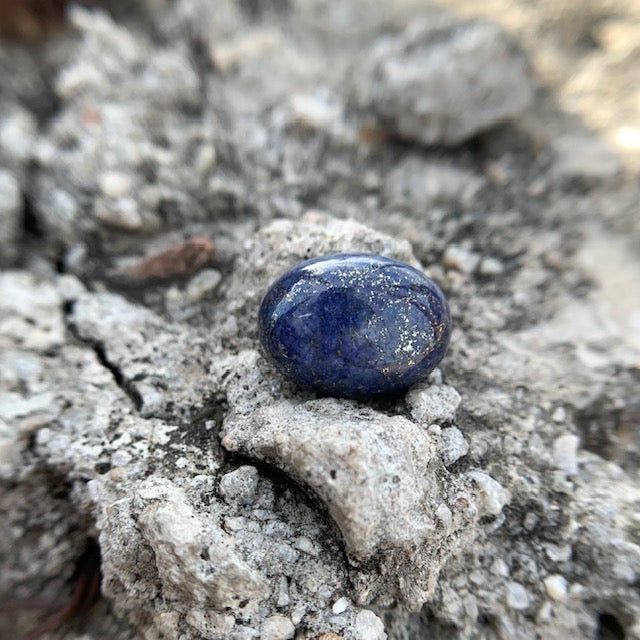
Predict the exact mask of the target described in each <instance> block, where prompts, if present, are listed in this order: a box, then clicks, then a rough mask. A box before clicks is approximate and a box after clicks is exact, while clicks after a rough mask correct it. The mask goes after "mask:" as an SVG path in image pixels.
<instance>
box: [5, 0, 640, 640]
mask: <svg viewBox="0 0 640 640" xmlns="http://www.w3.org/2000/svg"><path fill="white" fill-rule="evenodd" d="M492 2H493V4H492V6H494V5H496V3H498V4H499V0H492ZM463 5H464V7H466V4H465V3H464V2H463V3H462V4H461V7H462V6H463ZM496 6H497V5H496ZM527 6H529V3H527ZM518 7H520V5H516V4H514V5H513V7H512V8H511V10H510V11H509V10H505V12H504V14H501V13H500V12H499V11H496V12H495V15H494V16H493V17H494V18H501V19H503V20H504V22H506V23H507V24H508V25H509V28H510V30H511V31H512V33H511V35H507V32H506V31H505V30H503V29H502V28H501V27H498V26H497V25H496V24H495V23H491V22H488V21H486V17H487V16H484V17H483V19H482V20H477V19H475V18H469V17H468V16H467V17H465V18H456V17H452V15H450V14H448V13H446V12H445V11H444V10H443V9H442V8H437V7H435V6H431V5H429V6H427V5H425V4H424V3H417V2H409V1H404V0H403V1H402V2H399V3H383V2H373V3H370V2H365V1H364V0H350V1H349V2H344V3H336V4H331V3H319V2H316V1H310V2H306V3H289V2H284V1H280V0H270V1H269V0H264V1H254V2H242V3H234V2H230V1H229V2H227V1H224V0H221V1H220V2H216V3H211V2H209V0H178V1H177V2H165V1H164V0H147V1H146V2H144V3H139V5H137V6H133V5H132V6H131V7H130V8H127V6H126V5H125V4H119V3H113V6H112V7H111V10H112V13H109V7H107V8H103V9H94V10H87V9H79V8H76V9H73V10H71V11H70V13H69V21H70V26H69V29H68V30H67V31H63V32H60V33H59V34H58V35H57V36H55V37H52V38H50V39H48V40H45V41H42V42H40V43H38V44H31V45H28V46H27V45H25V44H20V43H13V42H2V43H0V78H1V79H2V91H1V92H0V246H1V247H2V253H1V255H0V260H1V265H2V271H0V638H2V639H4V638H15V637H20V635H21V634H22V635H24V634H25V633H26V631H27V630H29V629H32V628H34V627H35V626H36V624H37V622H38V612H39V611H44V610H50V609H51V608H52V606H60V607H62V606H63V605H64V603H65V601H66V600H67V599H68V598H70V597H71V593H72V591H73V588H74V587H73V585H74V584H77V583H78V571H80V572H81V569H82V566H83V565H82V563H81V562H80V563H79V561H80V559H81V557H83V551H84V549H85V548H86V547H87V543H88V541H91V542H92V543H95V542H97V544H98V546H99V550H100V555H101V567H102V577H101V593H102V599H101V601H100V602H99V603H98V604H97V606H95V607H94V608H93V609H92V610H91V611H90V612H84V611H81V612H79V614H78V615H77V616H76V617H75V618H74V619H73V620H72V621H71V622H70V623H69V624H68V625H66V626H65V627H64V628H63V630H62V631H61V636H60V637H62V638H65V640H80V639H81V638H82V640H93V639H96V640H97V639H98V638H109V639H113V640H138V639H143V638H144V639H145V640H156V639H157V640H160V639H167V640H171V639H175V640H178V639H180V640H202V639H207V640H218V639H219V640H225V639H230V640H245V639H246V640H249V639H252V638H262V639H264V640H287V639H290V638H295V639H296V640H303V639H307V638H308V639H318V640H339V639H341V640H384V639H385V638H388V639H389V640H409V639H417V638H423V637H429V638H434V639H443V640H444V639H447V640H480V639H486V640H490V639H494V638H495V639H507V638H508V639H509V640H519V639H522V640H528V639H534V638H560V637H567V638H589V639H592V640H603V639H605V638H607V639H613V640H622V639H623V638H626V639H628V640H629V639H631V640H633V639H634V638H635V639H640V595H639V593H638V583H639V581H640V517H639V516H638V513H639V512H640V488H639V487H640V482H639V480H640V475H639V472H638V468H639V463H640V437H639V435H638V434H639V433H640V404H639V403H638V393H637V391H638V384H639V383H640V339H639V338H638V336H639V335H640V332H639V329H640V320H639V319H640V306H639V305H640V302H639V301H640V254H639V253H638V243H639V241H640V217H638V215H637V213H638V211H637V206H638V205H637V203H638V202H639V201H640V187H639V185H640V181H639V180H638V174H637V172H636V171H637V166H638V165H637V164H636V161H635V159H634V157H633V154H632V148H631V147H630V146H629V141H630V140H631V141H633V135H632V133H633V131H632V130H633V126H632V125H631V124H629V122H628V120H627V119H625V118H626V116H625V118H623V117H622V116H621V115H620V113H619V112H617V111H615V109H613V107H612V111H611V113H612V114H613V115H612V116H611V118H613V117H614V116H615V115H616V114H618V116H619V117H618V120H616V122H617V123H618V124H619V128H623V130H624V131H625V132H626V133H625V136H626V137H624V141H626V142H625V144H626V145H627V146H626V147H625V150H624V152H620V153H618V151H617V150H616V148H615V147H612V146H611V140H612V139H613V138H615V136H613V138H612V136H610V135H609V134H608V133H606V132H607V131H613V129H611V130H610V129H608V128H607V127H608V126H609V125H608V124H606V126H605V125H604V124H603V127H604V129H603V130H604V131H605V133H603V135H602V136H600V135H598V134H596V133H594V132H592V131H589V130H588V128H587V127H585V126H584V125H583V124H582V123H581V122H580V121H579V120H577V119H576V118H575V117H573V116H571V114H568V113H567V112H566V108H567V100H566V93H563V91H564V90H565V89H566V87H567V85H566V84H562V82H563V80H562V77H563V76H562V73H559V75H558V76H553V77H550V76H548V75H545V72H544V70H545V69H546V68H548V67H547V66H545V60H546V58H545V56H547V55H549V51H552V52H553V51H556V49H553V48H552V49H547V48H541V49H540V51H539V50H538V49H536V47H535V38H533V39H532V37H531V33H530V32H526V30H525V31H523V27H522V28H521V26H518V25H522V24H524V23H523V22H522V21H524V20H525V18H526V17H527V16H528V15H529V14H527V12H526V10H525V9H524V8H523V7H524V5H523V7H520V9H521V11H520V9H518V10H516V9H517V8H518ZM545 7H546V9H545ZM624 7H625V8H624V10H623V9H622V8H621V9H620V13H619V14H616V15H617V17H616V20H617V22H615V21H614V22H615V25H618V26H617V27H616V28H618V31H616V30H615V29H614V27H615V25H614V27H610V30H609V31H606V29H605V27H604V26H602V24H601V25H600V27H599V28H598V29H600V30H595V27H594V28H593V29H592V30H591V31H590V33H591V32H592V31H593V33H596V32H597V33H598V34H599V33H601V30H604V31H603V32H604V33H605V34H609V35H608V36H606V37H605V36H604V35H603V36H602V42H603V43H605V44H603V45H602V47H601V48H600V49H598V51H594V52H593V53H592V56H593V57H592V59H591V62H590V64H591V65H592V67H591V68H592V70H593V69H595V70H596V71H593V73H594V77H597V78H604V77H605V76H606V74H604V73H603V72H602V73H601V71H602V69H608V70H610V71H611V74H612V75H611V86H612V87H613V88H614V89H615V87H620V86H623V84H624V83H622V81H621V78H623V77H627V75H626V74H627V73H628V69H627V64H630V63H628V59H631V58H633V56H637V54H636V53H634V51H635V49H633V48H629V47H627V48H624V47H623V46H622V45H621V44H620V38H621V37H622V36H620V35H619V33H620V31H619V29H620V28H622V27H620V21H622V23H623V24H626V23H625V22H624V18H625V16H628V25H627V26H628V28H629V29H631V30H633V25H634V24H635V23H634V22H633V19H632V18H633V12H632V10H631V9H629V11H628V14H627V13H625V11H627V8H626V4H625V5H624ZM540 10H541V11H543V10H547V11H548V14H545V15H548V16H551V17H553V15H554V14H553V12H552V10H551V9H549V7H547V5H546V4H545V3H542V5H541V9H540ZM603 11H604V10H603ZM470 13H472V12H468V14H470ZM475 13H476V14H477V13H478V11H476V12H475ZM636 13H637V12H636ZM602 15H603V16H604V15H605V13H603V14H602ZM523 16H524V17H523ZM527 19H528V18H527ZM549 19H551V18H549ZM602 19H603V20H604V18H602ZM518 20H520V21H521V22H518ZM543 23H544V20H543V18H539V19H538V22H535V21H534V22H532V23H531V24H533V25H534V26H535V28H542V27H540V25H542V24H543ZM554 24H555V23H554ZM605 26H606V25H605ZM611 29H614V30H613V35H611ZM623 33H627V32H626V31H624V28H623ZM514 34H515V35H514ZM616 34H618V35H616ZM607 38H609V39H607ZM616 38H617V39H616ZM571 42H574V41H573V40H572V41H571ZM575 42H578V44H575V43H574V44H570V45H567V46H568V47H569V49H571V47H573V46H576V47H579V46H582V45H581V44H579V43H580V42H582V41H580V40H577V41H575ZM610 42H613V43H614V44H612V45H607V44H606V43H610ZM616 43H617V44H616ZM605 45H606V46H605ZM543 49H544V50H543ZM557 59H558V60H559V64H562V63H563V60H564V58H562V56H560V55H558V58H557ZM569 59H570V60H572V58H570V57H569ZM633 59H635V58H633ZM598 65H600V66H598ZM563 68H564V67H563ZM585 69H586V67H585V66H582V67H580V73H581V74H582V75H583V76H584V74H586V73H587V71H586V70H585ZM612 70H613V71H612ZM616 70H617V71H618V72H619V73H618V74H617V75H616V73H614V71H616ZM627 84H628V83H627ZM563 87H564V89H563ZM589 99H590V98H589V96H587V98H585V100H587V102H589ZM605 104H612V103H611V102H609V103H607V102H606V101H605ZM624 104H628V105H632V104H633V102H632V100H628V99H627V93H625V102H624ZM625 113H626V112H625ZM629 113H630V112H629ZM605 120H606V119H603V120H602V122H605ZM611 122H613V120H611V119H609V120H606V123H609V124H610V123H611ZM616 139H617V138H616ZM634 172H635V173H634ZM338 252H371V253H377V254H381V255H384V256H388V257H390V258H394V259H398V260H402V261H404V262H408V263H409V264H412V265H414V266H416V267H419V268H422V269H423V270H424V271H425V273H427V275H429V276H430V277H431V278H433V279H434V280H436V281H437V282H438V283H439V284H440V285H441V286H442V287H443V289H444V290H445V293H446V294H447V296H448V299H449V302H450V306H451V313H452V318H453V326H454V329H453V334H452V339H451V346H450V349H449V352H448V354H447V355H446V356H445V358H444V360H443V361H442V363H441V365H440V366H439V368H438V369H436V370H435V371H433V372H432V374H431V376H430V378H429V380H428V381H426V382H423V383H420V384H418V385H416V386H415V387H413V388H411V389H409V390H407V392H406V393H399V394H396V395H394V396H391V397H381V398H376V399H373V400H369V401H354V400H342V399H336V398H326V397H318V396H316V395H314V394H313V393H311V392H310V391H307V390H304V389H299V388H297V387H296V386H295V385H294V384H293V383H291V382H289V381H287V380H285V379H284V378H283V377H281V376H280V375H279V374H278V372H277V371H276V370H275V369H274V367H273V366H272V365H271V364H270V363H269V362H268V361H267V360H266V359H265V358H264V357H263V355H262V354H261V352H260V349H259V344H258V339H257V311H258V307H259V304H260V301H261V298H262V296H263V295H264V293H265V291H266V289H267V288H268V286H269V285H270V283H271V282H273V280H274V279H275V278H276V277H278V276H279V275H281V274H282V273H283V272H285V271H287V270H288V269H290V268H291V267H292V266H294V265H295V264H296V263H298V262H299V261H301V260H305V259H309V258H312V257H316V256H320V255H324V254H328V253H338ZM89 546H91V545H89ZM94 577H95V576H94ZM16 611H17V612H18V613H16Z"/></svg>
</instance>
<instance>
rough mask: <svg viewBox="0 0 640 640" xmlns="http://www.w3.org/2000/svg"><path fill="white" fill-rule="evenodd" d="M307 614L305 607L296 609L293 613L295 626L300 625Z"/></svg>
mask: <svg viewBox="0 0 640 640" xmlns="http://www.w3.org/2000/svg"><path fill="white" fill-rule="evenodd" d="M305 613H307V610H306V609H305V608H304V607H303V606H299V607H296V608H295V609H294V610H293V611H292V612H291V621H292V622H293V624H295V625H298V624H300V622H301V621H302V618H304V614H305Z"/></svg>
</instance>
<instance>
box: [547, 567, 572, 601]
mask: <svg viewBox="0 0 640 640" xmlns="http://www.w3.org/2000/svg"><path fill="white" fill-rule="evenodd" d="M544 588H545V589H546V590H547V595H548V596H549V597H550V598H551V599H552V600H557V601H559V602H562V601H563V600H566V598H567V591H568V585H567V581H566V580H565V578H564V576H561V575H559V574H555V575H552V576H548V577H546V578H545V579H544Z"/></svg>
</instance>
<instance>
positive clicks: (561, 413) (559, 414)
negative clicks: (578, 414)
mask: <svg viewBox="0 0 640 640" xmlns="http://www.w3.org/2000/svg"><path fill="white" fill-rule="evenodd" d="M551 419H552V420H553V421H554V422H556V423H557V424H562V423H563V422H564V421H565V420H566V419H567V410H566V409H565V408H564V407H558V408H557V409H556V410H555V411H554V412H553V414H552V415H551Z"/></svg>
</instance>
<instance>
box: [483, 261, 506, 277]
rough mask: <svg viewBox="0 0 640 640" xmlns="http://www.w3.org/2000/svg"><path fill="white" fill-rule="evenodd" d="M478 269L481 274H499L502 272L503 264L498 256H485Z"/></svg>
mask: <svg viewBox="0 0 640 640" xmlns="http://www.w3.org/2000/svg"><path fill="white" fill-rule="evenodd" d="M479 271H480V273H481V274H482V275H483V276H499V275H500V274H501V273H503V271H504V266H503V264H502V262H500V260H498V258H491V257H489V256H487V257H486V258H482V261H481V262H480V269H479Z"/></svg>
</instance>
